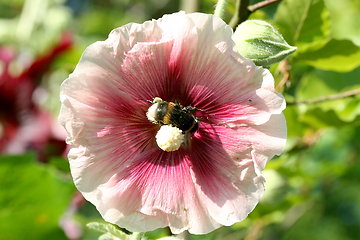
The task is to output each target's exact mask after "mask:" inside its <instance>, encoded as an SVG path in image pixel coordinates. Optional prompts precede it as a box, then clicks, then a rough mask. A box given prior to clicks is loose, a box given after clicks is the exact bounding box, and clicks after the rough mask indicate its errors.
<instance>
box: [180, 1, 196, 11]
mask: <svg viewBox="0 0 360 240" xmlns="http://www.w3.org/2000/svg"><path fill="white" fill-rule="evenodd" d="M198 9H199V0H181V1H180V10H184V11H185V12H186V13H193V12H197V11H198Z"/></svg>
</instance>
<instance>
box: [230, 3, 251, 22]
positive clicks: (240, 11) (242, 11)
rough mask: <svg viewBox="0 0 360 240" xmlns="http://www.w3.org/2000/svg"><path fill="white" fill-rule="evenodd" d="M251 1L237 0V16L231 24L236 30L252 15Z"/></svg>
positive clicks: (232, 19)
mask: <svg viewBox="0 0 360 240" xmlns="http://www.w3.org/2000/svg"><path fill="white" fill-rule="evenodd" d="M248 6H249V0H237V1H236V6H235V14H234V16H233V17H232V18H231V20H230V22H229V26H230V27H232V29H235V28H236V27H237V26H238V25H239V24H240V23H242V22H244V21H245V20H246V19H247V18H248V17H249V15H250V11H249V10H248Z"/></svg>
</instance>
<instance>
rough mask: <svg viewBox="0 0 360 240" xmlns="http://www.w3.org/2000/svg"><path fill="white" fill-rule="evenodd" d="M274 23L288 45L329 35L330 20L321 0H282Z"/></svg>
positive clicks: (308, 41)
mask: <svg viewBox="0 0 360 240" xmlns="http://www.w3.org/2000/svg"><path fill="white" fill-rule="evenodd" d="M275 23H276V25H277V26H278V27H279V31H280V33H282V34H283V37H284V38H285V40H286V41H287V42H288V43H289V44H290V45H296V46H298V45H300V44H301V43H310V42H313V41H317V40H320V39H324V38H326V37H328V36H329V35H330V30H331V21H330V18H329V12H328V10H327V9H326V8H325V6H324V2H323V0H283V1H282V2H281V3H280V4H279V7H278V9H277V11H276V14H275Z"/></svg>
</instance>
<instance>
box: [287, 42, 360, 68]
mask: <svg viewBox="0 0 360 240" xmlns="http://www.w3.org/2000/svg"><path fill="white" fill-rule="evenodd" d="M293 61H294V63H297V62H303V63H306V64H308V65H311V66H313V67H316V68H319V69H323V70H331V71H337V72H349V71H352V70H354V69H355V68H357V67H358V66H360V47H358V46H356V45H354V44H353V43H352V42H351V41H349V40H335V39H332V38H328V39H324V40H321V41H317V42H313V43H309V44H306V45H302V46H300V47H299V48H298V51H297V52H296V53H295V54H294V55H293Z"/></svg>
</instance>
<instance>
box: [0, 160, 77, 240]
mask: <svg viewBox="0 0 360 240" xmlns="http://www.w3.org/2000/svg"><path fill="white" fill-rule="evenodd" d="M0 176H1V181H0V189H1V191H0V206H1V207H0V232H1V238H2V239H12V240H24V239H29V240H32V239H34V240H38V239H55V240H56V239H59V240H60V239H66V237H65V235H64V233H63V231H62V230H61V229H60V228H59V219H60V216H61V215H62V214H63V213H64V212H65V210H66V208H67V207H68V206H69V203H70V200H71V198H72V195H73V192H74V190H75V187H74V185H73V183H72V181H71V180H70V176H69V178H67V179H63V178H61V177H60V176H59V175H58V172H57V171H56V170H55V169H54V168H53V167H49V166H47V165H42V164H40V163H37V162H36V160H35V155H34V154H26V155H23V156H0Z"/></svg>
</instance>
